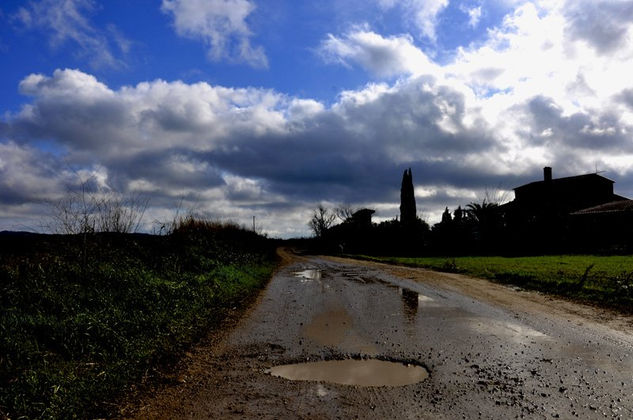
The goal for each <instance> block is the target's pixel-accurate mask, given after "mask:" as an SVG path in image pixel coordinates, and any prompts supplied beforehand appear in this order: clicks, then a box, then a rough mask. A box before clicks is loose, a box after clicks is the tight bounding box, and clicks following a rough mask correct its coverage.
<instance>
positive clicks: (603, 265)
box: [361, 255, 633, 312]
mask: <svg viewBox="0 0 633 420" xmlns="http://www.w3.org/2000/svg"><path fill="white" fill-rule="evenodd" d="M361 258H363V259H369V260H373V261H380V262H387V263H391V264H401V265H407V266H413V267H424V268H430V269H433V270H439V271H446V272H453V273H463V274H468V275H471V276H474V277H480V278H485V279H490V280H493V281H496V282H500V283H505V284H513V285H516V286H519V287H522V288H526V289H532V290H539V291H543V292H547V293H552V294H556V295H561V296H566V297H571V298H576V299H581V300H584V301H589V302H594V303H598V304H601V305H605V306H609V307H615V308H618V309H620V310H623V311H626V312H633V256H596V255H558V256H538V257H516V258H506V257H456V258H442V257H424V258H402V257H368V256H362V257H361Z"/></svg>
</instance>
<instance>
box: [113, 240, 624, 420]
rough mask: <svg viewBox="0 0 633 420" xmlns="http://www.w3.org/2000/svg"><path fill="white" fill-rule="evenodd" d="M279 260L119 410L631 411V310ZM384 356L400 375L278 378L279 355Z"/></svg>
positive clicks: (281, 413)
mask: <svg viewBox="0 0 633 420" xmlns="http://www.w3.org/2000/svg"><path fill="white" fill-rule="evenodd" d="M280 255H281V256H282V258H283V260H284V265H283V266H282V268H281V269H280V270H279V271H278V272H277V273H276V274H275V276H274V277H273V279H272V280H271V282H270V283H269V285H268V287H267V288H266V289H265V290H264V291H263V292H262V293H261V295H260V296H259V298H258V300H257V301H256V302H255V304H254V305H253V306H252V307H251V308H250V309H249V310H248V311H247V313H246V314H244V316H243V317H241V318H240V317H237V316H235V317H234V319H233V320H232V321H228V322H227V323H226V324H225V326H224V328H223V329H221V330H220V331H216V332H214V333H213V334H211V335H210V336H209V337H208V338H207V339H206V340H205V341H204V342H202V343H201V344H200V345H199V346H197V347H196V348H195V349H193V350H192V351H191V352H190V353H188V354H187V355H186V356H185V357H184V358H183V361H182V364H181V367H180V370H179V371H178V372H177V374H176V375H174V377H173V378H172V380H171V381H168V383H166V384H164V385H163V386H161V387H159V388H158V389H154V390H153V391H152V392H148V393H146V394H145V395H143V396H140V397H135V401H134V402H133V403H131V404H129V405H127V406H125V407H124V408H123V409H122V412H121V416H122V417H125V418H143V419H146V418H165V419H167V418H173V419H176V418H179V419H180V418H192V419H204V418H223V419H224V418H270V419H273V418H300V419H313V418H314V419H321V418H376V419H379V418H380V419H383V418H393V419H407V418H416V419H417V418H433V419H442V418H450V419H454V418H521V417H528V418H604V417H609V418H632V417H633V379H632V378H633V363H632V362H631V354H632V353H633V334H632V333H631V331H632V329H631V326H632V325H633V322H632V319H631V317H628V316H625V315H621V314H617V313H615V312H611V311H607V310H604V309H599V308H594V307H591V306H586V305H580V304H577V303H574V302H568V301H564V300H560V299H557V298H552V297H549V296H546V295H542V294H539V293H535V292H527V291H523V290H520V289H517V288H513V287H508V286H503V285H499V284H494V283H491V282H489V281H486V280H481V279H475V278H470V277H467V276H463V275H456V274H446V273H437V272H433V271H429V270H425V269H418V268H407V267H399V266H390V265H385V264H379V263H374V262H366V261H355V260H348V259H342V258H334V257H300V256H296V255H294V254H292V253H290V252H288V251H286V250H281V251H280ZM347 359H357V360H374V359H377V360H383V361H392V362H398V363H404V364H412V365H417V366H422V367H424V368H426V370H427V371H428V373H429V376H428V378H426V379H425V380H422V381H420V382H416V383H412V384H409V385H404V386H359V385H341V384H337V383H331V382H327V381H309V380H308V381H305V380H300V381H291V380H288V379H284V378H281V377H276V376H273V375H271V374H270V372H271V371H270V368H272V367H274V366H280V365H288V364H296V363H303V362H308V363H309V362H319V361H325V360H347Z"/></svg>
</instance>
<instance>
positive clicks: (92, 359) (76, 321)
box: [0, 224, 275, 418]
mask: <svg viewBox="0 0 633 420" xmlns="http://www.w3.org/2000/svg"><path fill="white" fill-rule="evenodd" d="M2 245H3V246H2V252H1V253H0V304H1V307H0V349H1V350H0V418H2V417H3V414H4V415H5V416H7V417H10V418H20V417H22V416H24V417H27V418H95V417H104V416H109V415H112V414H115V412H114V411H113V410H114V409H115V408H116V406H114V405H113V404H112V403H113V402H116V397H117V396H118V395H121V394H122V393H123V392H124V391H126V390H127V389H129V387H130V385H131V384H132V383H135V382H138V381H141V380H142V378H143V377H144V375H146V374H147V372H148V370H151V369H152V368H153V367H155V366H157V365H165V364H170V363H172V362H174V361H175V360H177V358H178V357H179V355H180V354H182V352H183V350H184V349H186V348H187V347H189V346H190V345H191V344H192V343H194V342H195V341H196V340H198V339H199V338H200V337H201V336H202V334H204V333H205V332H206V331H208V330H209V328H211V327H213V326H214V325H216V324H217V323H218V322H219V321H220V320H221V319H222V318H223V317H224V314H225V313H226V310H227V309H228V308H231V307H233V306H236V305H239V304H240V302H242V300H243V299H245V298H246V297H248V296H250V295H252V293H254V292H255V291H257V290H258V289H259V288H261V287H262V286H263V285H264V284H265V283H266V282H267V280H268V279H269V278H270V275H271V273H272V270H273V268H274V264H275V260H274V250H273V249H272V246H271V243H270V242H269V241H267V240H265V239H264V238H262V237H259V236H257V235H255V234H254V233H252V232H247V231H243V230H241V229H238V228H234V227H218V226H214V225H211V224H206V225H202V226H189V228H187V227H186V226H184V227H181V229H180V230H179V231H176V232H174V233H173V234H172V235H169V236H161V237H158V236H149V235H93V236H89V237H88V238H84V237H82V236H35V237H28V238H18V240H16V239H15V238H13V239H11V242H9V243H7V242H6V240H5V242H4V243H3V244H2Z"/></svg>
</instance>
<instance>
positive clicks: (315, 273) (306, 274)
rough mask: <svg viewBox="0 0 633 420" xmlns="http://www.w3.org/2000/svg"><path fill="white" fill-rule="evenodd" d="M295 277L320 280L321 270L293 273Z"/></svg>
mask: <svg viewBox="0 0 633 420" xmlns="http://www.w3.org/2000/svg"><path fill="white" fill-rule="evenodd" d="M293 274H294V276H295V277H299V278H300V279H305V280H320V279H321V270H314V269H308V270H303V271H295V272H294V273H293Z"/></svg>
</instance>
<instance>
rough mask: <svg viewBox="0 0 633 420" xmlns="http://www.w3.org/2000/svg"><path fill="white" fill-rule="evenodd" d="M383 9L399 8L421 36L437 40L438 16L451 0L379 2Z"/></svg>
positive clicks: (387, 0)
mask: <svg viewBox="0 0 633 420" xmlns="http://www.w3.org/2000/svg"><path fill="white" fill-rule="evenodd" d="M377 1H378V4H379V6H380V7H382V8H383V9H386V10H388V9H391V8H394V7H398V8H400V9H401V10H402V11H403V16H405V19H407V20H409V21H410V22H411V23H412V24H413V25H414V26H415V27H416V28H417V30H418V31H419V33H420V35H422V36H424V37H426V38H428V39H430V40H431V41H435V40H436V33H435V32H436V30H435V28H436V25H437V18H438V15H439V14H440V13H441V12H442V11H443V10H444V9H445V8H446V7H447V6H448V3H449V0H403V1H397V0H377Z"/></svg>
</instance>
